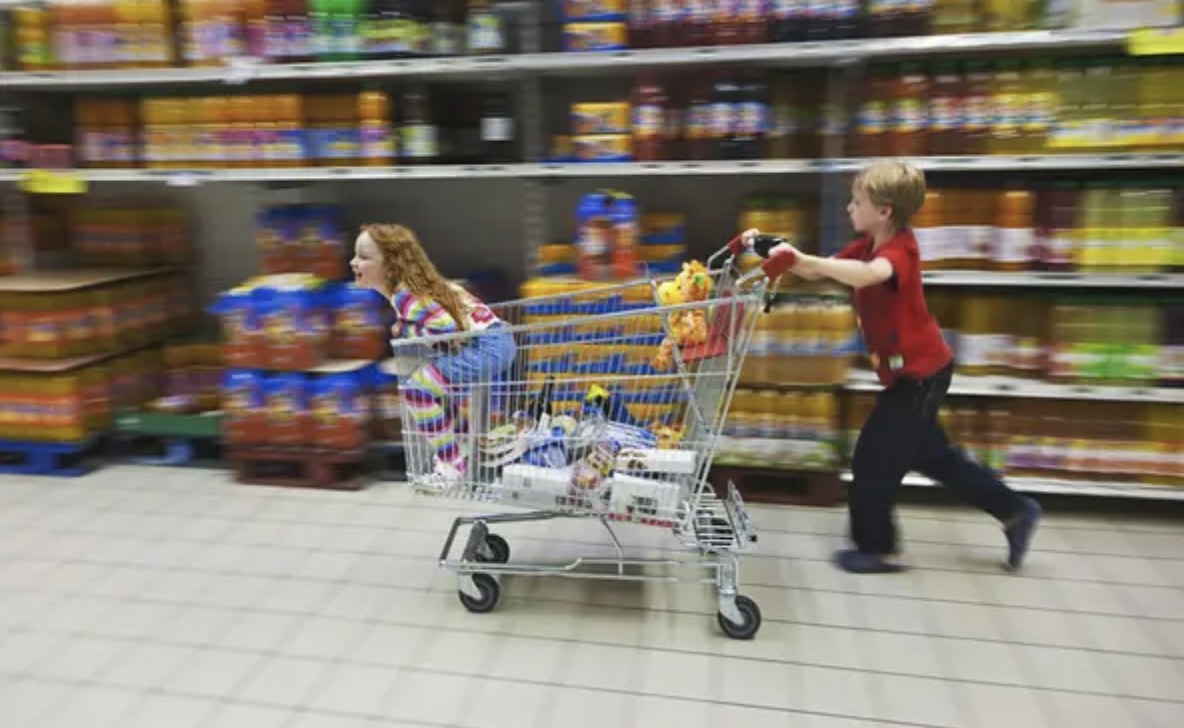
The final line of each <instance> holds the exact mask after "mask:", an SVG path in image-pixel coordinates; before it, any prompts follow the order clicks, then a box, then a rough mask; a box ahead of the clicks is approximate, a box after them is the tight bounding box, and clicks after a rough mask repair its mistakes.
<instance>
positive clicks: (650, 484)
mask: <svg viewBox="0 0 1184 728" xmlns="http://www.w3.org/2000/svg"><path fill="white" fill-rule="evenodd" d="M607 485H608V486H609V487H610V488H612V495H611V496H610V497H609V511H610V512H612V513H620V514H624V515H629V516H636V517H650V518H652V517H655V516H666V517H672V516H673V515H674V511H675V509H677V508H678V502H679V499H680V498H681V496H682V488H680V487H679V486H678V485H677V484H676V483H667V482H663V481H660V480H650V479H648V478H639V477H637V476H634V475H621V474H619V473H618V474H615V475H613V476H612V477H611V478H609V479H608V481H607Z"/></svg>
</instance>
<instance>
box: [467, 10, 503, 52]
mask: <svg viewBox="0 0 1184 728" xmlns="http://www.w3.org/2000/svg"><path fill="white" fill-rule="evenodd" d="M505 46H506V43H505V39H504V38H503V37H502V21H501V18H500V17H498V16H497V15H496V14H494V13H471V14H470V15H469V51H471V52H474V53H500V52H502V51H503V50H505Z"/></svg>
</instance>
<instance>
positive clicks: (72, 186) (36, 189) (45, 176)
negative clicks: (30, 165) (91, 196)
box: [20, 169, 86, 195]
mask: <svg viewBox="0 0 1184 728" xmlns="http://www.w3.org/2000/svg"><path fill="white" fill-rule="evenodd" d="M20 185H21V189H22V190H24V191H25V192H31V193H33V194H36V195H81V194H85V193H86V179H85V178H83V176H82V175H81V174H79V173H78V172H73V171H69V170H54V169H32V170H29V171H28V172H26V173H25V174H24V175H22V176H21V180H20Z"/></svg>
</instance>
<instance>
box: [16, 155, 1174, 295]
mask: <svg viewBox="0 0 1184 728" xmlns="http://www.w3.org/2000/svg"><path fill="white" fill-rule="evenodd" d="M1014 159H1018V158H1014V157H960V158H953V157H950V158H942V159H940V160H935V159H934V158H920V159H918V160H917V161H918V162H919V163H920V164H921V166H922V167H926V168H930V166H929V163H930V162H934V163H935V164H940V165H941V168H942V169H946V170H955V169H957V170H964V171H975V170H978V171H993V170H1014V169H1015V168H1016V167H1015V166H1014V165H1012V164H1009V163H1007V162H1008V160H1014ZM1025 159H1027V160H1028V166H1027V169H1031V170H1036V169H1045V170H1059V169H1076V168H1077V165H1079V164H1085V162H1086V160H1093V162H1094V166H1093V168H1095V169H1098V168H1105V167H1106V161H1105V159H1104V158H1097V157H1068V156H1059V155H1058V156H1047V157H1028V158H1025ZM1114 159H1115V160H1116V159H1117V157H1115V158H1114ZM1122 159H1123V160H1124V161H1123V165H1125V166H1130V167H1140V168H1143V167H1149V166H1155V165H1156V164H1159V165H1161V166H1165V167H1166V166H1171V167H1178V168H1184V154H1175V155H1164V154H1158V155H1139V154H1129V155H1122ZM1000 160H1002V163H1001V162H1000ZM866 161H867V160H864V159H840V160H810V159H754V160H722V161H698V162H695V161H682V162H611V163H610V162H606V163H558V162H555V163H551V162H544V163H524V164H499V165H488V164H471V165H422V166H408V165H396V166H392V167H285V168H259V169H209V170H161V169H86V170H72V172H75V173H77V174H81V175H82V176H83V178H84V179H86V180H87V181H90V182H165V183H170V184H186V185H192V184H202V183H215V182H301V181H309V182H317V181H332V180H350V179H355V180H362V179H456V178H466V179H467V178H473V177H484V178H492V177H501V178H519V179H548V178H563V177H568V178H598V177H643V176H644V177H662V176H675V175H677V176H688V175H690V176H737V175H748V174H823V173H831V172H847V171H852V170H856V169H858V168H859V167H861V166H862V165H863V164H865V163H866ZM1112 161H1114V160H1112ZM1115 163H1117V162H1115ZM20 174H21V170H0V181H13V180H17V179H19V178H20ZM925 280H926V282H927V283H930V284H932V285H999V286H1030V285H1049V286H1056V285H1059V286H1073V287H1099V286H1101V287H1120V288H1126V287H1141V286H1152V287H1157V288H1176V287H1180V286H1181V281H1182V280H1184V278H1182V277H1181V276H1164V275H1147V276H1120V275H1093V276H1090V275H1086V274H1080V273H994V272H989V271H931V272H928V273H926V274H925Z"/></svg>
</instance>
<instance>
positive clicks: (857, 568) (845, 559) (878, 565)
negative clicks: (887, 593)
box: [835, 549, 904, 574]
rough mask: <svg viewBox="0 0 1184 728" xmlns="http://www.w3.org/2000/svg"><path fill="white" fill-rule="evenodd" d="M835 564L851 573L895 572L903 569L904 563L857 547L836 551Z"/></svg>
mask: <svg viewBox="0 0 1184 728" xmlns="http://www.w3.org/2000/svg"><path fill="white" fill-rule="evenodd" d="M835 566H838V567H839V568H840V569H842V570H843V571H846V572H849V573H851V574H895V573H896V572H898V571H904V565H903V564H901V563H899V562H897V561H894V560H891V559H889V558H888V557H885V556H881V555H880V554H868V553H864V552H863V551H860V550H859V549H845V550H843V551H836V552H835Z"/></svg>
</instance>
